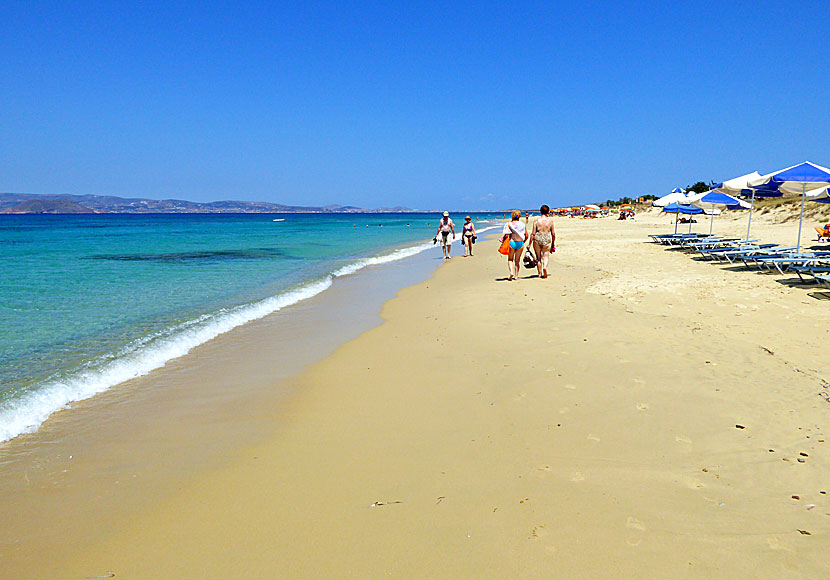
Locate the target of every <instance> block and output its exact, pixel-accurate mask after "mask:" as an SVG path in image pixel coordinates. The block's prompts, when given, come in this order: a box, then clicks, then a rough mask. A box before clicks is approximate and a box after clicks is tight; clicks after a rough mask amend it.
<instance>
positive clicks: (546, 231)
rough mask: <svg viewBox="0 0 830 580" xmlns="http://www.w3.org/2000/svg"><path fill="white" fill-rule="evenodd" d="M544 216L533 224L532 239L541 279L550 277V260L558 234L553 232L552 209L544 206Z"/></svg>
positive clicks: (541, 209)
mask: <svg viewBox="0 0 830 580" xmlns="http://www.w3.org/2000/svg"><path fill="white" fill-rule="evenodd" d="M539 212H540V213H541V214H542V215H540V216H539V217H538V218H536V221H534V222H533V230H532V232H531V234H530V239H531V240H533V251H534V252H535V253H536V269H537V270H538V271H539V277H540V278H547V277H548V259H550V253H551V252H555V251H556V249H555V248H554V247H553V244H554V242H556V233H555V232H554V231H553V218H552V217H550V215H549V214H550V208H549V207H548V206H546V205H543V206H542V207H541V208H539Z"/></svg>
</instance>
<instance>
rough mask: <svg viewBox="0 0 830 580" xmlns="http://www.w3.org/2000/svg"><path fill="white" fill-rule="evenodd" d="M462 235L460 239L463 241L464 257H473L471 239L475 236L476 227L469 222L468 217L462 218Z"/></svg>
mask: <svg viewBox="0 0 830 580" xmlns="http://www.w3.org/2000/svg"><path fill="white" fill-rule="evenodd" d="M463 230H464V233H463V234H462V239H463V240H464V257H465V258H466V257H467V256H472V255H473V238H474V237H475V235H476V227H475V226H474V225H473V222H472V221H470V216H467V217H465V218H464V226H463Z"/></svg>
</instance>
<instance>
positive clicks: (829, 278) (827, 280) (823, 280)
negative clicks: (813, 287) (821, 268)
mask: <svg viewBox="0 0 830 580" xmlns="http://www.w3.org/2000/svg"><path fill="white" fill-rule="evenodd" d="M816 281H817V282H818V283H819V284H822V285H824V286H830V274H816Z"/></svg>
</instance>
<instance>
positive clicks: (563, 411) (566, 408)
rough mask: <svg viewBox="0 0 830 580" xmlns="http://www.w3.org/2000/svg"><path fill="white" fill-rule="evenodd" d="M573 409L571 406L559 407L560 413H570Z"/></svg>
mask: <svg viewBox="0 0 830 580" xmlns="http://www.w3.org/2000/svg"><path fill="white" fill-rule="evenodd" d="M570 411H571V409H570V408H569V407H562V408H561V409H559V414H560V415H564V414H565V413H570Z"/></svg>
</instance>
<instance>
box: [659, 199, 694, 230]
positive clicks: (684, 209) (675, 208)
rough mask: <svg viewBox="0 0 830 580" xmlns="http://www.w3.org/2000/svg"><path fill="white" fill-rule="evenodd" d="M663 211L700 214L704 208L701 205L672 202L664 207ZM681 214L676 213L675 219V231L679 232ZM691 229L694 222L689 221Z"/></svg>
mask: <svg viewBox="0 0 830 580" xmlns="http://www.w3.org/2000/svg"><path fill="white" fill-rule="evenodd" d="M663 213H673V214H681V213H682V214H699V213H703V210H702V209H700V208H699V207H694V206H691V205H685V204H682V203H670V204H669V205H667V206H666V207H664V208H663ZM678 217H679V216H678V215H675V220H674V233H677V218H678ZM689 231H690V232H691V231H692V223H691V222H689Z"/></svg>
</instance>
